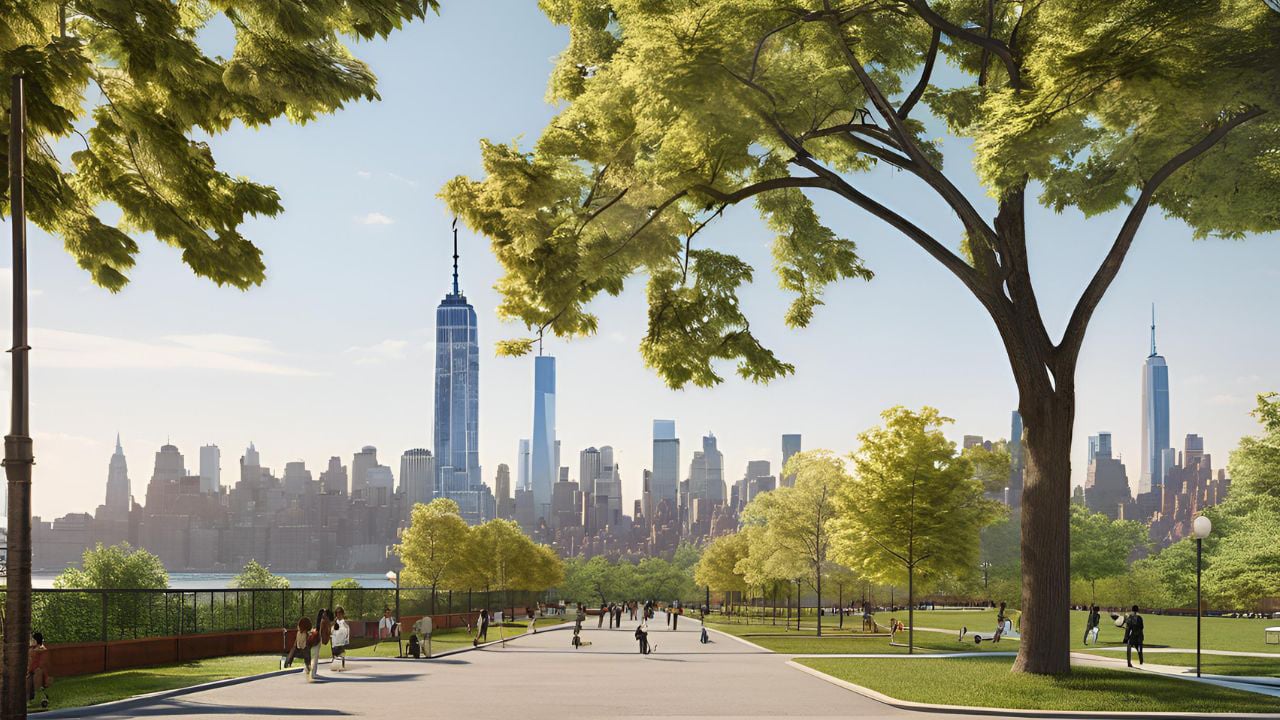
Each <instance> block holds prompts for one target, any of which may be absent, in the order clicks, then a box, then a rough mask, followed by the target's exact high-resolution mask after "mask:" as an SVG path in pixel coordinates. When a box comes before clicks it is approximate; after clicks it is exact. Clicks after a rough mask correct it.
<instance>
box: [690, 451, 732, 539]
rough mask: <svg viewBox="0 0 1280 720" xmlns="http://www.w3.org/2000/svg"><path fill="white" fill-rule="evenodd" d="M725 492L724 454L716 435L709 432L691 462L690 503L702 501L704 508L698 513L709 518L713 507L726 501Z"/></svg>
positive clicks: (701, 518) (700, 518) (691, 505)
mask: <svg viewBox="0 0 1280 720" xmlns="http://www.w3.org/2000/svg"><path fill="white" fill-rule="evenodd" d="M725 494H726V493H725V487H724V455H723V454H722V453H721V452H720V449H719V448H718V447H717V446H716V436H715V435H713V434H711V433H708V434H706V435H704V436H703V438H702V449H701V450H699V451H697V452H695V453H694V454H693V461H692V462H691V463H690V464H689V505H690V507H693V505H694V503H695V501H696V502H700V503H701V505H702V510H701V511H700V512H699V513H697V514H698V515H706V516H707V518H709V517H710V512H711V508H712V507H714V506H716V505H720V504H723V503H724V501H725ZM691 514H692V513H691ZM707 518H704V517H699V518H696V519H699V520H705V519H707Z"/></svg>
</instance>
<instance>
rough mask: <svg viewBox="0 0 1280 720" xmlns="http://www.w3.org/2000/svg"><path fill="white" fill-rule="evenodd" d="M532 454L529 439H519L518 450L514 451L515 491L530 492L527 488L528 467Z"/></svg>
mask: <svg viewBox="0 0 1280 720" xmlns="http://www.w3.org/2000/svg"><path fill="white" fill-rule="evenodd" d="M531 453H532V448H531V443H530V441H529V438H520V448H519V449H518V450H517V451H516V489H517V490H525V491H529V492H532V489H531V488H530V487H529V465H530V455H531Z"/></svg>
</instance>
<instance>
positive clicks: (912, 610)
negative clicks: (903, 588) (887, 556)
mask: <svg viewBox="0 0 1280 720" xmlns="http://www.w3.org/2000/svg"><path fill="white" fill-rule="evenodd" d="M915 651H916V569H915V566H914V565H913V566H911V567H908V568H907V654H908V655H911V654H914V653H915Z"/></svg>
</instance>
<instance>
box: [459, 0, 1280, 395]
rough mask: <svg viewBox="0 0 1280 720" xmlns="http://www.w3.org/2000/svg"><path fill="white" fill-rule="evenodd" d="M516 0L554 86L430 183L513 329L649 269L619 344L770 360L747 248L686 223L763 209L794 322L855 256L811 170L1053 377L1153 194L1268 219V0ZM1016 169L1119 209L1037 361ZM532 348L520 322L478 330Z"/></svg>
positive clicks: (584, 327)
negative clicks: (927, 204) (880, 188)
mask: <svg viewBox="0 0 1280 720" xmlns="http://www.w3.org/2000/svg"><path fill="white" fill-rule="evenodd" d="M541 6H542V8H543V10H544V11H545V12H546V14H547V15H548V17H549V18H550V19H551V20H552V21H553V22H555V23H557V24H561V25H565V26H567V27H568V28H569V44H568V47H566V48H565V50H564V52H563V53H562V54H561V56H560V58H559V60H558V62H557V64H556V67H555V69H554V71H553V72H552V74H551V78H550V82H549V85H548V90H547V97H548V99H549V100H550V101H554V102H557V103H560V105H561V108H562V109H561V110H560V112H559V113H558V115H557V116H556V117H555V119H554V120H552V121H551V123H550V124H549V125H548V126H547V127H546V128H545V129H544V130H543V132H542V134H541V136H540V137H539V138H538V139H537V141H536V142H535V143H533V144H532V146H531V147H527V148H521V147H518V146H517V145H515V144H514V143H499V142H491V141H486V142H484V143H482V145H481V160H482V163H483V167H484V174H483V176H482V177H481V178H479V179H471V178H466V177H458V178H455V179H454V180H452V181H451V182H449V183H448V184H447V185H446V186H445V187H444V188H443V190H442V191H441V196H442V197H443V198H444V199H445V200H446V202H447V203H448V205H449V206H450V207H451V208H452V209H453V211H454V212H456V213H457V214H458V215H460V216H461V217H463V218H464V220H465V221H466V222H467V223H468V225H469V226H470V227H472V228H473V229H475V230H477V231H479V232H481V233H483V234H485V235H487V236H488V237H490V238H491V239H492V241H493V249H494V252H495V253H496V255H497V257H498V259H499V261H500V262H501V263H502V266H503V268H504V270H505V274H504V276H503V277H502V279H501V280H500V281H499V283H498V285H497V288H498V290H499V291H500V293H501V295H502V302H501V305H500V307H499V312H500V314H502V315H503V316H505V317H507V318H512V319H516V320H519V321H522V322H524V323H525V324H526V325H527V326H528V327H529V328H530V329H532V330H534V331H535V332H534V335H538V334H541V333H542V332H544V331H548V330H549V331H551V332H553V333H555V334H557V335H561V336H578V335H586V334H590V333H593V332H595V330H596V328H597V318H596V317H595V316H594V315H593V314H592V313H591V312H590V311H589V310H588V304H589V302H590V301H591V300H592V299H594V298H596V297H597V296H599V295H600V294H601V293H606V294H611V295H616V294H618V293H619V292H621V290H622V287H623V282H624V280H625V279H626V278H628V277H629V276H631V275H633V274H641V275H644V276H647V282H648V288H647V297H648V306H649V312H648V329H647V332H646V334H645V336H644V338H643V340H642V342H641V352H642V355H643V357H644V359H645V361H646V363H647V364H648V365H649V366H650V367H652V368H653V369H654V370H656V371H657V372H658V373H659V374H660V375H661V376H662V377H663V378H664V379H665V380H666V382H667V383H668V384H670V385H672V386H674V387H681V386H684V385H687V384H688V383H693V384H695V385H712V384H715V383H718V382H720V381H721V380H722V378H721V376H720V374H719V373H718V372H717V370H716V365H717V364H718V363H720V362H725V361H727V362H733V363H736V365H737V372H738V373H739V374H740V375H741V376H743V377H745V378H749V379H752V380H756V381H765V380H769V379H772V378H776V377H778V376H781V375H785V374H787V373H790V372H791V371H792V366H791V365H790V364H788V363H786V362H785V361H783V360H782V359H780V358H778V357H776V356H775V355H774V353H773V352H772V351H770V350H769V349H768V348H766V347H764V346H763V345H761V343H760V342H759V341H758V339H757V337H756V335H755V333H754V332H753V330H752V327H751V324H750V322H749V320H748V318H747V317H746V315H745V313H744V312H743V309H742V307H741V305H740V303H739V300H738V292H739V289H740V288H741V286H742V285H743V284H745V283H748V282H751V281H753V280H754V279H755V269H754V268H751V267H750V266H748V265H747V264H746V263H744V262H743V261H742V260H741V259H740V258H738V257H737V256H736V255H734V254H733V253H732V252H731V251H730V250H729V249H727V248H718V247H716V248H713V247H710V246H709V245H708V244H707V243H705V242H703V239H702V238H701V237H699V236H698V233H699V231H700V230H701V229H702V228H703V227H705V226H706V224H707V223H709V222H711V221H712V220H714V219H715V218H716V217H717V216H719V215H720V214H721V213H722V212H723V211H725V210H726V209H728V208H730V207H731V206H734V205H737V204H738V203H741V202H744V201H748V200H750V201H752V202H753V203H754V205H755V207H756V210H757V211H758V212H759V213H760V216H761V218H762V220H763V221H764V223H765V224H766V225H767V226H768V227H769V229H770V231H771V232H772V233H774V240H773V258H774V268H773V270H774V273H775V275H776V276H777V279H778V283H779V284H780V285H781V287H782V288H783V289H784V290H786V291H787V292H789V293H791V294H792V295H793V296H794V299H793V302H792V304H791V308H790V310H789V312H788V313H787V316H786V322H787V323H788V324H789V325H791V326H794V327H802V326H804V325H806V324H807V323H808V322H809V321H810V320H811V318H812V316H813V313H814V312H815V310H816V309H817V307H818V306H820V305H821V304H822V298H823V291H824V289H825V288H826V287H827V286H828V285H830V284H831V283H833V282H836V281H838V280H841V279H846V278H861V279H870V278H871V270H870V269H868V268H867V267H866V266H865V265H864V263H863V261H862V259H861V257H860V256H859V254H858V250H857V247H856V245H855V244H854V242H853V237H852V236H853V235H854V234H855V233H856V231H857V230H858V229H859V228H858V227H856V226H855V227H850V228H845V229H844V232H837V231H836V230H835V229H832V228H830V227H828V226H826V225H825V224H823V222H822V221H821V219H820V217H819V215H818V213H817V211H816V209H815V206H814V204H813V202H812V200H811V197H810V195H811V193H812V191H824V192H827V193H832V194H834V195H836V196H838V197H839V198H841V199H843V200H845V201H847V202H849V203H851V204H853V205H854V206H856V207H858V208H860V209H862V210H864V211H866V212H867V213H868V214H869V215H870V216H872V217H873V218H876V219H878V220H880V221H883V222H885V223H887V224H888V225H890V226H891V227H893V228H894V229H896V230H897V231H899V232H901V233H902V234H903V235H904V236H906V237H907V238H908V239H910V240H911V241H913V242H915V243H916V244H917V245H919V246H920V247H921V248H922V249H924V250H925V251H926V252H927V253H928V254H929V255H930V256H931V257H933V258H934V259H936V260H938V261H939V262H941V263H943V264H944V266H946V267H947V268H948V269H949V270H950V271H951V272H952V273H953V274H954V275H956V276H957V277H958V278H959V279H960V280H961V281H962V282H963V283H964V284H965V285H966V287H968V288H969V289H970V290H971V291H972V292H973V293H974V294H975V296H977V297H978V299H979V300H980V301H981V302H982V303H983V304H984V306H985V307H986V308H987V309H988V311H989V312H990V313H991V314H992V316H993V318H996V321H997V326H998V328H999V329H1000V330H1001V332H1002V334H1003V335H1005V336H1006V340H1007V341H1011V342H1016V343H1017V344H1018V345H1021V346H1029V347H1031V348H1032V351H1031V353H1030V354H1031V356H1032V357H1033V359H1036V360H1037V361H1040V362H1042V363H1043V364H1042V365H1041V368H1042V370H1041V374H1043V367H1044V366H1045V365H1046V364H1048V365H1052V364H1054V363H1058V362H1061V363H1062V364H1061V365H1060V366H1058V367H1056V368H1054V369H1053V370H1052V371H1053V372H1054V373H1055V374H1057V375H1058V376H1059V380H1060V382H1064V383H1065V382H1066V380H1067V379H1068V378H1069V376H1070V374H1071V373H1070V372H1067V370H1069V369H1070V368H1073V367H1074V357H1075V354H1076V353H1078V351H1079V345H1080V343H1081V341H1082V339H1083V335H1084V329H1085V327H1086V326H1087V323H1088V320H1089V317H1090V316H1091V314H1092V311H1093V308H1094V307H1096V305H1097V303H1098V301H1099V300H1100V298H1101V297H1102V294H1103V293H1105V291H1106V288H1107V286H1108V285H1109V284H1110V282H1111V280H1112V279H1113V278H1114V276H1115V273H1116V271H1118V269H1119V266H1120V264H1121V263H1122V262H1123V259H1124V256H1125V253H1126V252H1127V250H1128V247H1129V244H1130V243H1131V242H1132V239H1133V233H1134V232H1136V229H1137V226H1138V224H1139V223H1140V222H1141V220H1142V217H1143V215H1144V214H1145V211H1146V209H1147V207H1149V206H1150V205H1151V204H1154V205H1155V206H1158V207H1159V208H1161V209H1162V210H1163V211H1164V212H1165V213H1166V214H1168V215H1170V216H1173V217H1176V218H1179V219H1181V220H1183V221H1185V222H1186V223H1187V224H1189V225H1190V226H1191V228H1192V229H1193V230H1194V232H1195V233H1196V234H1197V235H1219V236H1224V237H1240V236H1242V235H1244V234H1246V233H1253V232H1264V231H1270V230H1275V229H1277V228H1280V204H1277V203H1276V202H1275V197H1276V195H1277V193H1278V192H1280V155H1278V154H1277V148H1278V147H1280V142H1278V141H1277V139H1278V137H1280V113H1276V112H1274V111H1275V110H1276V109H1277V107H1278V106H1280V92H1277V88H1280V16H1278V15H1276V14H1275V13H1273V12H1271V11H1270V10H1269V9H1268V8H1267V7H1266V5H1265V4H1264V3H1262V2H1258V1H1257V0H1120V1H1119V2H1080V1H1078V0H1043V1H1041V2H1035V3H1014V2H995V3H983V2H977V1H976V0H932V1H931V0H871V1H870V2H861V1H853V0H849V1H844V0H788V1H787V2H782V1H781V0H667V1H665V2H653V1H652V0H542V2H541ZM939 56H940V57H939ZM935 64H937V65H940V66H942V65H945V67H946V68H947V72H945V73H942V72H939V73H936V74H935V73H933V72H932V71H933V68H934V66H935ZM939 78H944V80H939ZM913 113H914V114H913ZM925 113H931V114H932V115H933V117H934V118H936V119H938V120H941V122H942V123H943V124H944V125H945V127H946V129H947V131H948V132H949V133H950V134H952V135H953V136H955V137H958V138H961V139H963V140H965V141H967V142H966V143H965V144H966V145H969V146H971V147H972V149H973V151H974V153H975V159H974V171H975V172H976V174H977V176H978V178H979V180H980V181H981V183H982V185H983V186H984V187H985V188H986V190H987V192H988V194H989V195H991V196H992V197H994V198H996V199H997V200H999V201H1001V203H1002V209H1001V213H1000V217H997V218H996V219H995V221H994V223H990V222H988V221H987V220H986V219H984V218H983V217H982V216H981V214H980V213H979V212H978V210H977V207H976V205H975V204H974V203H975V202H976V199H971V198H967V197H965V196H964V194H963V193H962V192H961V191H960V190H959V189H958V188H957V186H956V185H954V184H952V182H951V180H950V179H949V178H948V177H947V176H946V175H944V174H943V168H944V162H943V161H944V158H943V157H942V152H941V146H940V144H939V143H937V142H935V141H934V140H933V139H931V137H930V136H929V135H928V133H927V132H926V126H925V123H924V122H923V121H922V119H921V118H922V116H925ZM877 168H878V169H889V170H892V171H901V172H903V173H905V174H906V175H907V176H908V177H910V178H912V179H914V180H918V181H919V182H920V183H921V187H922V189H924V190H926V191H929V192H932V193H933V194H935V195H936V196H937V197H938V198H940V199H941V200H943V201H944V202H945V203H946V204H947V205H948V206H949V208H950V209H951V210H952V212H953V214H954V215H955V218H954V219H955V220H956V221H958V222H956V224H955V226H954V229H953V230H952V231H950V232H949V233H947V234H944V235H939V236H937V237H934V236H932V235H930V234H929V233H927V232H926V231H924V230H923V229H921V228H920V227H918V226H917V225H915V224H914V223H912V222H911V221H910V220H909V216H910V214H911V211H912V210H913V209H914V208H911V207H897V208H891V207H887V206H885V205H883V204H882V203H880V202H879V201H877V200H876V199H875V198H874V195H875V194H876V192H875V190H876V177H877V176H875V175H868V174H867V173H868V172H869V171H872V170H874V169H877ZM1028 189H1030V191H1031V192H1038V193H1039V200H1040V202H1041V203H1042V204H1043V205H1045V206H1047V207H1050V208H1053V209H1055V210H1059V211H1061V210H1064V209H1066V208H1069V207H1071V208H1076V209H1078V210H1080V211H1082V212H1084V213H1085V214H1087V215H1093V214H1097V213H1100V212H1104V211H1107V210H1111V209H1114V208H1117V207H1119V206H1121V205H1126V204H1132V205H1133V207H1134V212H1133V214H1132V215H1131V217H1130V222H1127V223H1126V224H1125V227H1124V228H1123V230H1122V232H1121V234H1120V236H1118V237H1117V240H1116V243H1115V245H1114V248H1113V253H1112V254H1110V255H1109V256H1108V258H1107V261H1106V262H1105V263H1104V265H1103V266H1102V267H1100V269H1099V271H1098V274H1097V275H1096V276H1095V279H1094V281H1093V282H1091V283H1090V285H1089V287H1088V288H1086V291H1085V292H1084V293H1083V294H1082V297H1081V301H1080V304H1079V305H1078V306H1077V311H1076V312H1075V313H1073V317H1072V321H1071V322H1070V323H1069V324H1068V328H1067V332H1066V334H1065V335H1064V340H1063V343H1062V345H1063V348H1062V351H1063V357H1062V358H1060V359H1057V358H1055V357H1054V356H1055V355H1056V351H1057V350H1058V348H1055V347H1053V345H1052V343H1051V342H1050V341H1049V339H1048V334H1047V332H1044V327H1043V324H1042V323H1039V322H1035V321H1038V320H1039V310H1038V309H1037V307H1036V304H1035V300H1034V294H1033V293H1032V292H1031V290H1030V287H1031V282H1030V277H1029V273H1028V271H1027V268H1026V263H1025V262H1024V260H1025V254H1026V238H1025V231H1024V227H1023V209H1022V207H1021V205H1022V202H1023V201H1022V198H1023V194H1024V191H1027V190H1028ZM1006 282H1007V283H1008V284H1009V289H1006V288H1005V283H1006ZM1015 314H1020V315H1021V317H1020V319H1019V320H1016V321H1015V320H1014V319H1013V318H1014V316H1015ZM1011 338H1016V340H1010V339H1011ZM531 347H532V340H531V339H530V338H528V337H526V338H518V339H515V340H512V341H508V342H504V343H501V344H500V346H499V350H500V351H501V352H506V353H526V352H528V351H529V350H530V348H531ZM1037 382H1041V383H1043V378H1038V379H1037Z"/></svg>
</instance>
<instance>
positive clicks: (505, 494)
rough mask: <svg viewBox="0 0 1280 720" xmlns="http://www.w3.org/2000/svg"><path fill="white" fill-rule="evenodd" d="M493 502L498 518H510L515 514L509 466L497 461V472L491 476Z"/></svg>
mask: <svg viewBox="0 0 1280 720" xmlns="http://www.w3.org/2000/svg"><path fill="white" fill-rule="evenodd" d="M493 494H494V503H495V505H496V509H497V516H498V519H499V520H511V519H512V518H513V517H514V516H515V512H516V507H515V498H514V497H512V495H511V468H509V467H507V464H506V463H498V473H497V475H495V476H494V478H493Z"/></svg>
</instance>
